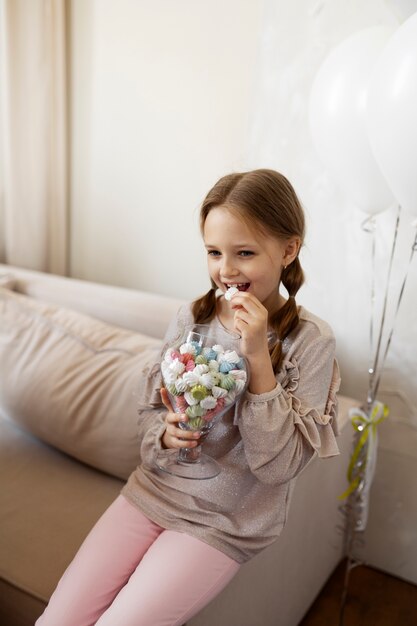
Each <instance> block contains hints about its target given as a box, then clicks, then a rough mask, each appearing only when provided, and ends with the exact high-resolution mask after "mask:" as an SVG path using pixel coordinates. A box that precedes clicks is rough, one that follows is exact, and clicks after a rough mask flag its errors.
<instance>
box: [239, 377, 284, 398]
mask: <svg viewBox="0 0 417 626" xmlns="http://www.w3.org/2000/svg"><path fill="white" fill-rule="evenodd" d="M283 391H284V390H283V388H282V386H281V383H278V382H277V384H276V385H275V387H274V388H273V389H271V391H266V392H265V393H251V392H250V391H246V394H245V400H246V402H250V403H253V402H254V403H257V402H269V401H270V400H274V399H275V398H277V397H278V396H279V395H281V393H282V392H283Z"/></svg>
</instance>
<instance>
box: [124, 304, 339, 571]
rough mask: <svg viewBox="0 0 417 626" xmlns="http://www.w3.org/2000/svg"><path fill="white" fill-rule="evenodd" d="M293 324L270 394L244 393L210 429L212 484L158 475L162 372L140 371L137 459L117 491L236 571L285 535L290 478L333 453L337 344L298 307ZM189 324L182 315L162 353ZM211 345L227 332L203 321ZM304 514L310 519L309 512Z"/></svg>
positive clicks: (186, 311) (183, 312)
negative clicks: (216, 469)
mask: <svg viewBox="0 0 417 626" xmlns="http://www.w3.org/2000/svg"><path fill="white" fill-rule="evenodd" d="M299 315H300V323H299V324H298V326H297V328H296V329H295V330H294V331H293V332H292V333H291V334H290V335H288V337H287V338H286V339H285V340H284V341H283V346H282V347H283V353H284V360H283V364H282V367H281V369H280V371H279V373H278V374H277V376H276V379H277V384H276V387H275V389H273V390H272V391H269V392H267V393H263V394H261V395H255V394H252V393H249V392H248V391H247V392H246V393H245V394H244V396H243V398H242V399H241V400H240V401H239V402H238V404H237V405H236V406H235V407H234V408H232V409H231V410H230V411H229V412H228V413H227V414H226V415H224V416H223V417H222V418H221V420H220V421H219V422H218V423H217V424H215V425H214V427H213V428H212V429H211V430H210V432H209V435H208V436H207V438H206V440H205V441H204V446H203V450H204V452H206V453H207V454H209V455H210V456H212V457H214V458H215V459H216V460H217V462H218V463H219V464H220V465H221V469H222V471H221V473H220V474H219V475H218V476H217V477H215V478H212V479H209V480H189V479H185V478H179V477H176V476H171V475H169V474H167V473H165V472H162V471H160V470H158V469H157V467H156V463H155V459H156V455H157V454H158V453H160V452H161V451H162V453H163V454H164V453H168V452H169V451H168V450H165V451H164V450H163V449H162V448H161V442H160V438H161V436H162V434H163V432H164V429H165V426H164V417H165V414H166V409H165V407H164V406H163V405H162V403H161V399H160V394H159V389H160V387H161V386H162V380H161V375H160V369H159V363H158V364H155V366H154V367H152V368H149V369H146V368H145V370H144V372H143V381H144V382H143V385H142V387H141V389H140V390H139V396H140V398H139V436H140V442H141V443H140V459H139V465H138V467H137V469H136V470H135V471H134V472H133V473H132V474H131V476H130V478H129V480H128V482H127V484H126V485H125V486H124V488H123V489H122V493H123V495H124V496H125V497H126V498H127V499H128V500H129V501H130V502H131V503H132V504H134V505H135V506H137V507H138V508H139V509H140V510H141V511H142V512H143V513H144V514H145V515H146V516H147V517H148V518H150V519H151V520H153V521H154V522H156V523H157V524H159V525H160V526H162V527H163V528H166V529H171V530H176V531H179V532H185V533H188V534H190V535H193V536H194V537H197V538H198V539H200V540H202V541H205V542H206V543H208V544H210V545H212V546H214V547H215V548H217V549H218V550H221V551H222V552H224V553H225V554H227V555H228V556H230V557H231V558H232V559H234V560H235V561H238V562H239V563H243V562H245V561H247V560H249V559H250V558H252V557H253V556H255V555H256V554H257V553H258V552H260V551H261V550H263V549H264V548H266V547H267V546H269V545H270V544H271V543H272V542H273V541H275V540H276V539H277V537H278V536H279V534H280V532H281V531H282V528H283V527H284V524H285V521H286V517H287V508H288V503H289V499H290V494H291V491H292V487H293V485H294V479H295V477H296V476H297V475H298V474H299V473H300V472H301V470H302V469H303V468H304V467H305V466H306V465H307V464H308V462H309V461H310V460H311V459H312V458H313V456H315V454H318V455H319V456H320V457H329V456H334V455H336V454H339V450H338V446H337V443H336V438H335V435H337V432H338V431H337V423H336V419H337V400H336V392H337V391H338V389H339V385H340V376H339V368H338V365H337V361H336V359H335V339H334V336H333V333H332V330H331V328H330V327H329V325H328V324H327V323H326V322H324V321H323V320H321V319H320V318H318V317H316V316H315V315H313V314H312V313H310V312H309V311H307V310H306V309H305V308H304V307H299ZM192 323H193V318H192V314H191V308H190V305H186V306H184V307H182V308H181V309H180V310H179V312H178V315H177V317H176V318H175V320H173V322H172V323H171V325H170V328H169V329H168V332H167V334H166V344H165V346H166V345H167V343H170V342H171V341H172V340H173V339H175V338H177V337H178V335H179V334H180V333H181V332H182V328H183V327H184V326H187V325H191V324H192ZM209 326H210V337H211V338H213V340H214V343H219V344H221V343H222V342H223V343H226V342H227V336H228V334H229V331H227V330H226V328H224V326H223V325H222V324H221V323H220V321H219V320H218V319H217V318H215V319H214V320H212V322H210V325H209ZM306 513H307V512H306Z"/></svg>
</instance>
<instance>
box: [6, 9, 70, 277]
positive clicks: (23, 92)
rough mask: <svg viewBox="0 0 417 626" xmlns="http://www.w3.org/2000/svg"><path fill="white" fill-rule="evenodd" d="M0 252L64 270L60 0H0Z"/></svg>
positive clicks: (17, 261)
mask: <svg viewBox="0 0 417 626" xmlns="http://www.w3.org/2000/svg"><path fill="white" fill-rule="evenodd" d="M0 2H1V3H2V5H1V8H2V13H1V19H0V27H1V33H0V35H1V51H0V52H1V56H0V74H1V75H0V85H1V91H0V98H1V104H0V111H1V114H2V130H1V133H0V141H1V144H2V145H1V149H0V153H1V160H2V173H1V176H2V187H3V190H2V196H1V200H2V207H1V209H0V215H1V214H2V216H3V226H4V230H3V237H2V238H3V245H1V244H0V260H1V261H3V262H5V263H9V264H11V265H18V266H21V267H26V268H31V269H35V270H41V271H47V272H53V273H56V274H63V275H65V274H67V273H68V249H69V245H68V236H69V235H68V154H67V153H68V145H67V67H66V66H67V61H66V57H67V54H66V48H67V44H66V23H65V22H66V11H65V8H66V6H65V5H66V2H65V0H0Z"/></svg>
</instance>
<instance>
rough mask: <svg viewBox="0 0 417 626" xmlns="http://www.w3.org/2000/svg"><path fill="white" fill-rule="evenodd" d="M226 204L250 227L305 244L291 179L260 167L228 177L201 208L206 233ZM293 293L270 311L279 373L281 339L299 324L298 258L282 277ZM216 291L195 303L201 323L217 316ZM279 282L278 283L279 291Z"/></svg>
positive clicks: (300, 274)
mask: <svg viewBox="0 0 417 626" xmlns="http://www.w3.org/2000/svg"><path fill="white" fill-rule="evenodd" d="M221 205H225V206H227V208H228V209H230V211H231V212H233V213H234V214H235V216H236V217H239V218H240V219H242V220H243V221H244V222H245V223H246V224H247V225H248V226H249V227H250V228H252V229H253V228H256V229H258V230H259V231H261V232H263V233H264V234H268V235H269V236H271V235H272V236H275V237H276V238H277V239H288V238H289V237H293V236H297V237H299V238H300V240H301V245H302V243H303V241H304V236H305V219H304V212H303V209H302V206H301V204H300V201H299V199H298V197H297V195H296V193H295V191H294V188H293V187H292V185H291V183H290V182H289V181H288V180H287V179H286V178H285V176H283V175H282V174H280V173H279V172H276V171H274V170H269V169H258V170H252V171H250V172H243V173H234V174H228V175H227V176H223V177H222V178H221V179H220V180H219V181H218V182H217V183H216V184H215V185H214V187H213V188H212V189H211V190H210V191H209V192H208V194H207V196H206V197H205V199H204V201H203V203H202V206H201V210H200V228H201V231H202V232H203V230H204V224H205V221H206V218H207V215H208V214H209V212H210V211H211V209H213V208H215V207H219V206H221ZM280 282H282V284H283V285H284V287H285V289H286V290H287V292H288V296H289V297H288V300H287V301H286V303H285V304H284V306H282V307H281V308H280V309H279V310H278V311H276V312H274V313H272V314H270V317H269V326H270V327H271V328H272V330H274V331H275V333H276V336H277V337H278V341H276V342H275V343H274V344H273V345H272V346H271V347H270V356H271V361H272V366H273V368H274V372H275V373H277V372H278V370H279V368H280V367H281V363H282V358H283V355H282V341H283V340H284V339H285V337H287V335H288V334H289V333H290V332H291V331H292V330H294V329H295V328H296V327H297V325H298V324H299V321H300V319H299V315H298V308H297V304H296V301H295V296H296V294H297V292H298V290H299V289H300V287H301V285H302V284H303V283H304V272H303V270H302V267H301V264H300V260H299V258H298V255H297V257H296V258H295V259H294V260H293V261H292V263H290V264H289V265H288V266H287V267H286V268H283V270H282V273H281V281H280ZM216 290H217V287H216V285H215V283H214V282H213V281H211V289H210V290H209V291H208V292H207V293H206V294H204V295H203V296H202V297H201V298H198V299H197V300H195V301H194V302H193V304H192V313H193V317H194V321H195V323H196V324H205V323H207V322H210V321H211V320H212V319H213V318H214V317H215V315H216ZM278 291H279V284H278V285H277V292H278Z"/></svg>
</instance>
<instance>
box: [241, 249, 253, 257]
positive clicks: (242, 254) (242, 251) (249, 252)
mask: <svg viewBox="0 0 417 626" xmlns="http://www.w3.org/2000/svg"><path fill="white" fill-rule="evenodd" d="M253 254H254V253H253V252H252V251H251V250H241V251H240V252H239V256H253Z"/></svg>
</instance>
